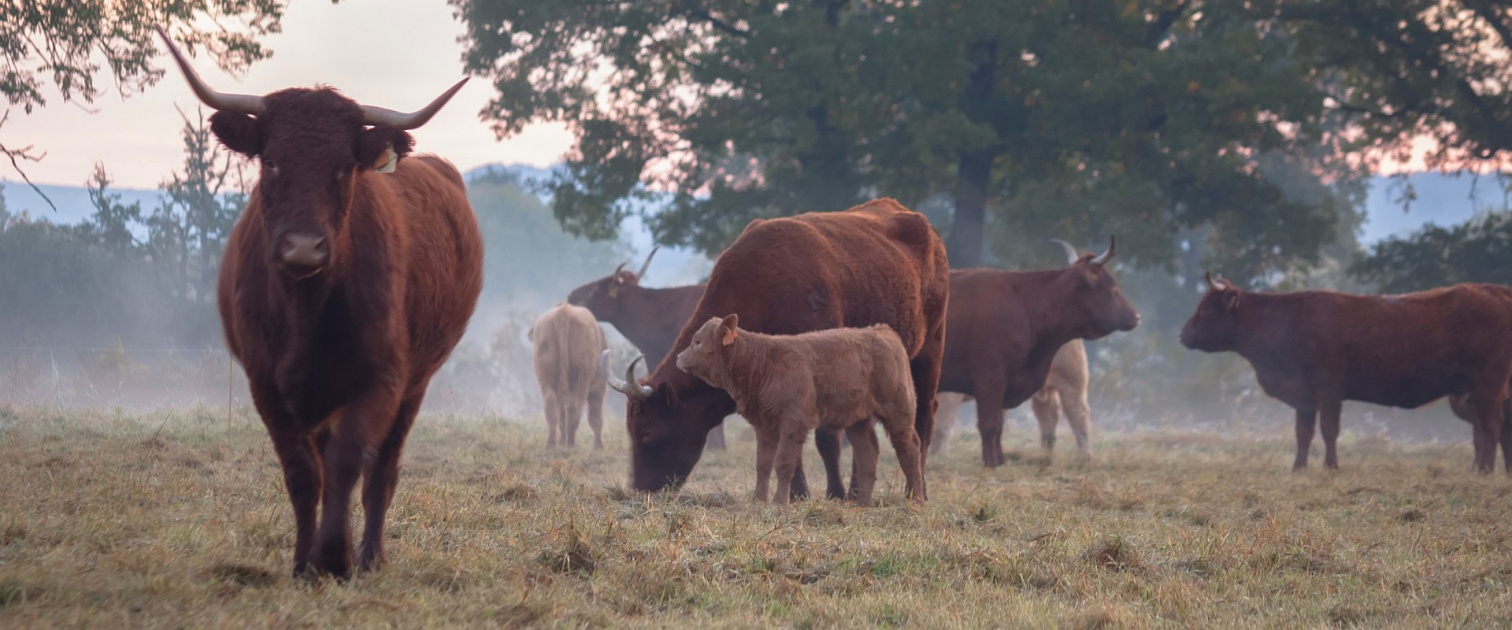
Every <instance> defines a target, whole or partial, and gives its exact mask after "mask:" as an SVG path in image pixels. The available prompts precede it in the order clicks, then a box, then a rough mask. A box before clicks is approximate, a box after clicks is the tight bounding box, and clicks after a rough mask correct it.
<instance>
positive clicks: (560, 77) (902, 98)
mask: <svg viewBox="0 0 1512 630" xmlns="http://www.w3.org/2000/svg"><path fill="white" fill-rule="evenodd" d="M453 4H454V5H455V6H457V9H458V13H459V15H460V16H461V18H462V20H463V21H464V23H466V25H467V27H468V31H467V36H466V44H467V48H468V53H467V59H468V65H469V68H470V69H471V70H472V71H474V72H479V73H483V74H485V75H488V76H490V77H491V78H492V79H493V80H494V83H495V86H496V87H497V88H498V90H499V94H498V97H497V98H496V99H495V100H494V101H493V102H492V103H491V104H490V106H489V108H488V109H487V110H486V114H487V115H489V116H491V117H493V118H494V119H495V121H496V124H495V129H496V131H497V132H498V133H500V134H508V133H512V132H515V131H518V130H519V129H520V128H521V127H523V125H524V124H526V123H528V122H533V121H543V120H554V121H564V122H567V123H568V125H569V126H571V127H573V129H574V131H575V132H576V135H577V137H578V142H577V146H576V148H575V150H574V153H573V154H572V155H571V156H569V159H568V169H567V170H566V172H565V175H564V176H562V177H559V178H558V179H557V181H556V182H555V183H554V186H553V188H554V192H555V201H554V210H555V211H556V213H557V215H558V217H559V219H560V220H561V221H562V223H563V225H564V227H566V228H567V229H569V230H571V231H573V232H574V233H576V234H581V235H586V236H589V237H591V238H602V237H605V236H607V235H609V234H613V233H614V230H615V229H616V227H617V225H618V224H619V222H620V221H622V220H623V219H624V218H625V217H626V216H627V215H629V214H631V213H633V212H635V209H634V207H635V204H634V203H633V201H634V200H635V198H636V197H637V196H644V195H645V194H647V193H646V190H647V188H644V187H643V186H644V185H649V186H650V187H651V188H653V189H654V188H663V189H669V190H672V191H675V198H674V202H673V204H672V206H671V208H670V209H669V210H667V211H664V212H660V213H656V214H654V216H647V219H648V220H649V221H650V223H651V225H652V226H653V227H654V228H655V230H656V233H657V237H658V240H660V241H662V242H666V243H679V244H691V245H694V246H695V247H697V248H699V249H701V250H703V251H706V252H716V251H718V250H719V249H720V248H722V247H723V246H724V245H725V244H727V243H728V242H729V241H730V240H731V239H733V237H734V236H735V235H736V234H738V233H739V231H740V230H741V229H742V228H743V227H744V226H745V225H746V223H747V222H748V221H749V220H750V219H752V218H758V217H764V216H779V215H786V214H793V213H796V212H802V211H807V210H829V209H840V208H843V207H845V206H847V205H849V204H851V203H854V202H855V201H857V200H859V199H861V198H863V197H868V196H873V195H878V194H881V195H891V196H896V197H899V198H901V199H903V200H904V201H905V203H909V204H910V205H915V206H917V205H921V204H925V203H926V202H931V200H935V199H942V200H943V203H944V205H945V206H948V208H949V211H948V215H949V219H950V221H949V233H948V235H947V247H948V248H949V249H950V251H951V259H952V264H953V265H956V266H963V265H964V266H969V265H974V264H977V263H978V262H979V261H980V260H981V258H982V254H981V252H982V250H983V244H984V234H988V233H991V232H993V231H994V230H1002V229H1012V230H1020V229H1025V228H1029V227H1034V228H1036V229H1039V230H1042V232H1041V233H1040V234H1039V235H1038V236H1035V237H1034V238H1035V239H1039V240H1040V241H1042V239H1043V238H1044V236H1048V235H1060V236H1065V237H1069V238H1076V239H1080V240H1085V241H1090V240H1092V237H1094V236H1101V237H1105V235H1106V234H1107V233H1109V232H1114V231H1116V232H1118V233H1119V234H1120V235H1121V236H1123V235H1127V236H1129V237H1130V238H1129V240H1130V242H1131V244H1133V245H1135V246H1134V247H1131V248H1126V249H1124V251H1125V252H1128V253H1131V254H1133V256H1134V260H1137V261H1139V262H1141V263H1145V264H1157V265H1158V264H1166V263H1169V262H1171V261H1172V260H1173V259H1174V258H1175V257H1176V254H1177V252H1178V249H1179V248H1178V246H1177V243H1176V242H1175V239H1173V238H1172V235H1173V234H1175V233H1176V232H1178V231H1179V230H1181V229H1184V228H1193V227H1197V226H1203V225H1209V226H1214V227H1216V228H1217V229H1211V230H1209V233H1210V234H1213V235H1214V238H1217V239H1219V244H1220V245H1221V246H1222V247H1220V248H1218V249H1223V248H1228V247H1235V248H1238V249H1239V250H1240V254H1239V255H1237V256H1236V258H1238V259H1242V260H1244V261H1245V262H1244V265H1245V266H1246V267H1247V268H1246V269H1245V270H1244V271H1243V273H1244V274H1247V275H1249V276H1252V277H1257V278H1258V277H1263V276H1264V275H1265V274H1266V273H1270V272H1273V271H1274V270H1273V269H1268V268H1267V267H1268V266H1269V265H1273V264H1275V263H1276V262H1277V261H1278V260H1279V261H1282V262H1285V261H1290V260H1293V259H1295V258H1297V257H1302V258H1306V257H1308V256H1310V255H1314V254H1315V252H1316V250H1317V248H1318V247H1319V245H1320V244H1321V243H1323V242H1326V241H1327V240H1328V238H1329V235H1330V227H1331V225H1332V223H1333V221H1334V216H1333V208H1332V207H1330V206H1328V205H1326V204H1321V203H1310V202H1307V201H1303V200H1300V199H1297V198H1291V197H1288V196H1287V195H1285V194H1284V193H1283V191H1281V190H1280V188H1279V186H1278V185H1277V183H1276V182H1275V181H1272V179H1270V178H1268V177H1266V175H1265V173H1264V171H1265V169H1266V168H1268V167H1267V166H1266V165H1265V164H1263V163H1262V162H1264V161H1267V160H1268V161H1270V162H1274V163H1290V164H1291V165H1292V166H1293V168H1294V170H1296V171H1298V172H1302V171H1309V172H1314V173H1317V174H1318V176H1319V177H1332V178H1334V179H1339V178H1342V177H1343V176H1345V175H1346V174H1345V173H1344V172H1343V171H1344V169H1346V168H1347V165H1344V164H1341V163H1339V161H1338V160H1337V159H1336V158H1337V155H1338V154H1337V153H1332V154H1328V155H1326V156H1324V157H1323V159H1308V158H1306V157H1305V156H1302V155H1301V154H1302V152H1301V151H1300V150H1299V147H1306V146H1314V145H1319V144H1325V145H1328V146H1337V144H1336V143H1337V142H1338V136H1337V135H1336V134H1334V135H1331V134H1333V131H1334V130H1335V129H1336V128H1335V127H1331V126H1330V125H1329V122H1330V120H1329V118H1328V114H1329V112H1328V111H1327V110H1326V108H1325V107H1324V101H1323V95H1322V94H1321V93H1319V92H1318V91H1317V90H1316V89H1315V88H1314V86H1313V85H1312V82H1311V81H1310V80H1309V73H1310V72H1311V68H1310V67H1309V66H1307V65H1306V64H1305V63H1303V62H1305V61H1309V60H1308V59H1304V58H1298V57H1296V56H1294V55H1292V54H1290V51H1291V47H1292V45H1293V43H1292V42H1291V41H1290V39H1289V38H1288V37H1287V36H1286V34H1285V33H1274V34H1273V33H1271V32H1270V31H1267V30H1265V29H1264V28H1262V27H1261V25H1259V24H1258V23H1257V22H1255V21H1254V20H1251V19H1242V18H1243V16H1239V14H1237V13H1235V14H1234V15H1235V16H1236V17H1232V18H1230V17H1227V15H1228V13H1226V12H1223V11H1213V10H1208V9H1210V8H1213V7H1212V6H1211V4H1210V3H1195V2H1156V1H1154V0H1149V1H1145V0H1136V1H1133V2H1122V3H1115V2H1111V1H1100V2H1092V3H1090V4H1088V3H1085V2H1069V1H1064V0H1037V1H1034V2H1022V3H991V2H986V3H939V2H922V3H899V2H859V1H846V0H834V1H818V2H793V3H788V2H755V3H748V2H734V1H730V0H724V1H714V2H706V3H701V4H699V5H693V4H690V3H687V2H682V1H680V0H679V1H675V2H673V1H667V0H663V1H659V2H637V3H619V4H601V3H594V2H585V1H576V2H563V3H556V4H554V5H553V6H552V8H550V9H539V10H538V9H537V8H536V7H535V5H534V3H529V2H526V1H525V0H453ZM527 5H528V6H527ZM1225 251H1226V250H1225ZM1239 273H1240V272H1237V271H1236V275H1238V274H1239Z"/></svg>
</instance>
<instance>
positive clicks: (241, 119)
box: [158, 29, 467, 278]
mask: <svg viewBox="0 0 1512 630" xmlns="http://www.w3.org/2000/svg"><path fill="white" fill-rule="evenodd" d="M158 34H159V35H160V36H162V38H163V41H164V42H165V43H167V44H168V51H169V52H170V53H172V54H173V58H174V60H175V61H176V62H178V65H179V68H180V69H182V70H183V72H184V77H185V78H186V79H188V81H189V84H190V86H191V87H192V88H193V89H194V93H195V95H196V96H198V97H199V99H200V100H201V101H203V102H204V103H205V104H206V105H208V106H210V107H211V108H213V109H215V110H216V112H215V114H214V115H213V116H211V117H210V129H211V131H213V132H214V133H215V136H216V137H217V138H219V139H220V141H221V143H223V144H225V145H226V147H227V148H229V149H231V150H232V151H236V152H237V153H241V154H242V155H245V156H247V157H251V158H257V159H258V161H259V162H260V163H261V164H262V168H261V177H259V181H258V184H257V188H256V190H255V193H254V194H255V196H256V197H257V199H258V200H259V201H260V203H261V206H262V212H263V217H264V222H263V226H262V228H263V230H264V231H265V232H266V234H265V236H266V238H267V242H268V243H269V251H268V256H269V260H270V262H271V263H272V264H273V265H275V266H277V267H279V268H281V269H283V270H284V271H285V272H286V273H287V274H289V275H290V276H292V277H294V278H307V277H310V276H313V275H315V274H318V273H319V272H320V271H321V270H322V269H325V268H327V267H331V266H335V265H340V264H341V261H340V260H335V259H334V257H335V256H336V255H337V254H335V252H340V251H343V250H342V249H341V248H339V247H334V246H333V245H336V244H338V242H339V241H342V240H343V239H345V238H346V234H345V228H346V219H347V216H346V213H347V211H348V210H349V209H350V208H351V206H352V204H353V202H354V197H355V196H356V195H357V194H358V192H357V191H358V190H359V189H358V187H357V185H356V180H357V178H359V177H363V176H366V175H368V174H370V173H372V172H373V171H374V170H378V171H380V172H387V171H389V170H391V169H392V168H393V166H394V164H395V163H397V161H398V160H399V159H400V158H402V157H404V156H405V155H406V154H408V153H409V152H410V149H411V147H412V146H413V145H414V139H413V138H411V137H410V135H409V134H408V133H406V130H409V129H414V128H416V127H419V126H421V125H423V124H425V123H426V122H427V121H428V120H430V118H431V116H433V115H435V113H436V112H437V111H440V109H441V107H442V106H443V105H445V104H446V102H447V101H448V100H450V99H451V97H452V96H453V95H454V94H456V93H457V90H460V89H461V88H462V84H463V83H466V82H467V80H466V79H463V80H462V81H459V82H458V83H457V84H456V85H454V86H452V87H451V89H448V90H447V91H446V92H444V93H442V94H441V96H439V97H437V98H436V99H435V100H434V101H432V102H431V103H430V104H429V105H426V106H425V107H423V108H421V109H420V110H418V111H416V112H413V113H408V114H405V113H400V112H395V111H392V110H388V109H384V108H381V107H373V106H370V105H360V104H358V103H357V102H355V101H353V100H351V99H349V98H346V97H344V96H342V95H341V94H340V93H338V92H337V91H336V90H334V89H331V88H318V89H303V88H291V89H286V90H280V91H277V92H274V93H272V94H268V95H266V96H252V95H246V94H225V93H221V92H216V91H215V90H213V89H211V88H210V87H209V86H207V85H206V84H205V83H204V81H202V80H201V79H200V78H199V75H198V74H196V73H195V72H194V69H193V68H191V67H190V66H189V63H188V61H186V60H185V59H184V56H183V55H182V54H180V53H179V51H178V49H177V48H176V47H174V45H173V42H172V41H170V40H169V39H168V36H167V35H166V34H165V33H163V32H162V30H161V29H159V30H158Z"/></svg>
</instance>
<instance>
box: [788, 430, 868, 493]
mask: <svg viewBox="0 0 1512 630" xmlns="http://www.w3.org/2000/svg"><path fill="white" fill-rule="evenodd" d="M814 449H815V450H817V451H819V459H820V460H821V461H823V462H824V477H825V492H824V494H825V496H827V497H829V498H831V499H835V500H843V499H845V480H844V479H843V478H842V477H841V476H840V432H839V431H836V430H834V429H824V428H821V429H816V430H815V431H814ZM852 457H853V458H854V457H855V456H854V455H852ZM799 470H800V471H801V470H802V465H801V464H800V466H799ZM807 497H808V493H807V492H805V493H804V494H803V496H798V495H797V494H794V495H793V499H795V500H797V499H804V498H807Z"/></svg>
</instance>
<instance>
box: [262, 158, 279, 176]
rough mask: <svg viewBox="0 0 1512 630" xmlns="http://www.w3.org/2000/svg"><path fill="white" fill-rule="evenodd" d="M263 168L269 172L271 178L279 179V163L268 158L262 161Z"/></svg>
mask: <svg viewBox="0 0 1512 630" xmlns="http://www.w3.org/2000/svg"><path fill="white" fill-rule="evenodd" d="M262 165H263V168H265V169H267V170H268V176H269V177H278V163H277V162H274V161H273V160H270V159H268V158H263V159H262Z"/></svg>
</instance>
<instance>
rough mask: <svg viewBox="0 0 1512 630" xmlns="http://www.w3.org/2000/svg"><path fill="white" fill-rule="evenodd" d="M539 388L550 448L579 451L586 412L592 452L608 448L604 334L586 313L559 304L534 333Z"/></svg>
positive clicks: (531, 329)
mask: <svg viewBox="0 0 1512 630" xmlns="http://www.w3.org/2000/svg"><path fill="white" fill-rule="evenodd" d="M530 343H531V346H532V355H533V357H534V361H535V372H536V382H537V383H538V384H540V386H541V400H542V402H543V403H544V404H545V415H546V431H547V437H546V445H547V446H548V447H550V446H557V445H558V444H561V445H562V446H568V447H575V446H577V428H578V423H579V422H581V421H582V419H583V411H584V408H585V407H586V409H587V412H588V426H589V428H592V429H593V450H596V451H597V450H602V449H603V448H604V439H603V433H604V394H605V392H606V390H607V388H606V387H605V385H604V379H602V378H599V373H598V360H599V354H600V353H603V352H608V351H609V350H608V348H609V345H608V343H607V342H605V341H604V331H603V330H600V329H599V325H598V320H596V319H594V318H593V313H590V312H588V309H586V308H580V307H577V306H572V305H570V304H558V305H556V306H554V307H552V308H550V309H548V310H547V311H546V312H545V313H542V314H541V316H540V317H539V318H537V319H536V322H535V325H534V326H531V327H530Z"/></svg>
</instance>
